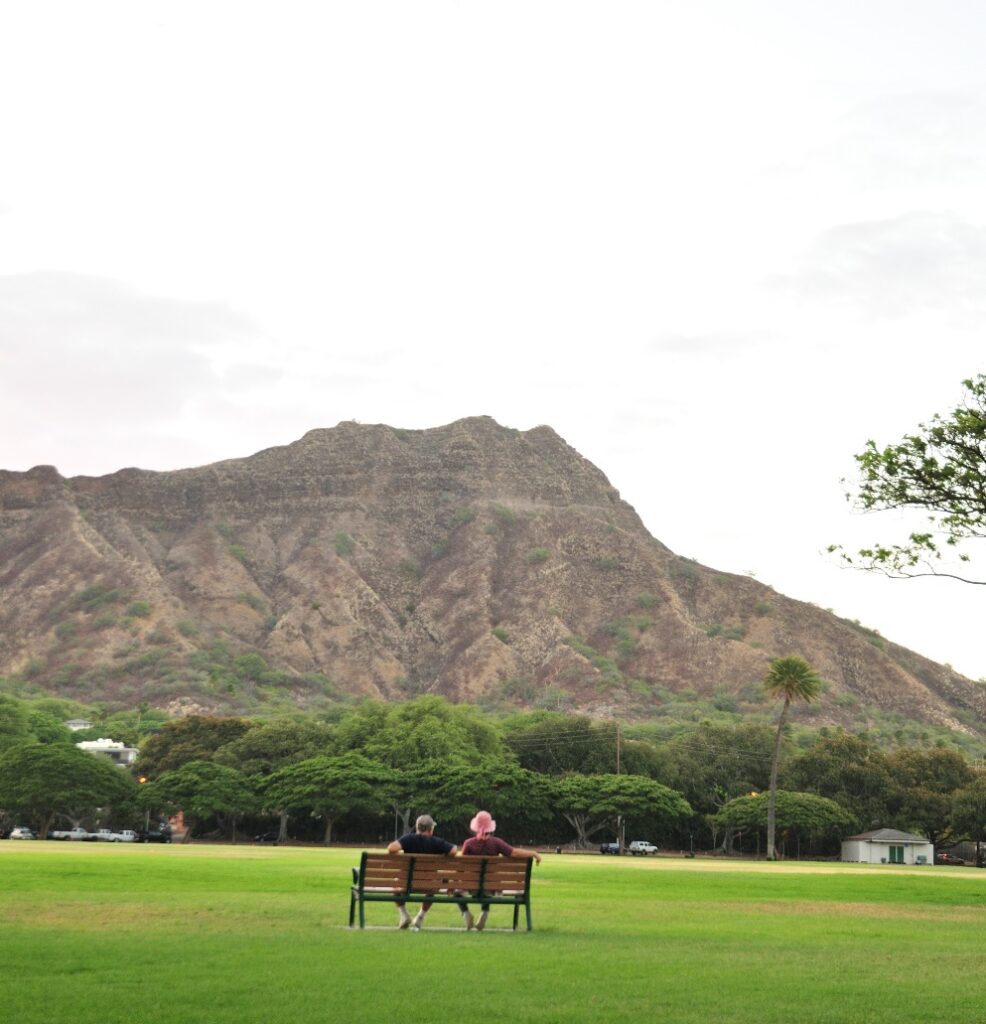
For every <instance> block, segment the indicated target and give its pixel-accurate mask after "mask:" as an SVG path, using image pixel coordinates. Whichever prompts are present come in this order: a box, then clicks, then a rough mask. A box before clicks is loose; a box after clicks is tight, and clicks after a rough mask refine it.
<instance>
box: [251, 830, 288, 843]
mask: <svg viewBox="0 0 986 1024" xmlns="http://www.w3.org/2000/svg"><path fill="white" fill-rule="evenodd" d="M280 835H281V833H280V832H278V831H277V829H274V831H273V832H261V833H260V835H259V836H254V837H253V841H254V842H255V843H276V842H277V840H278V839H279V838H280Z"/></svg>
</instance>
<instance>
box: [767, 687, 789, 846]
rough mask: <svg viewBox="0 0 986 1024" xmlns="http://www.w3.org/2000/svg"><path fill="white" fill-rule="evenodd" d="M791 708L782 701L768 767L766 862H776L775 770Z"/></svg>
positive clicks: (787, 703) (787, 702)
mask: <svg viewBox="0 0 986 1024" xmlns="http://www.w3.org/2000/svg"><path fill="white" fill-rule="evenodd" d="M790 706H791V698H790V697H787V698H785V700H784V707H783V708H782V709H781V717H780V720H779V721H778V723H777V739H776V740H775V741H774V760H773V763H772V764H771V766H770V794H769V795H768V797H767V860H777V851H776V850H775V849H774V834H775V832H776V830H777V768H778V766H779V764H780V760H781V739H782V738H783V736H784V723H785V722H786V721H787V709H788V708H789V707H790Z"/></svg>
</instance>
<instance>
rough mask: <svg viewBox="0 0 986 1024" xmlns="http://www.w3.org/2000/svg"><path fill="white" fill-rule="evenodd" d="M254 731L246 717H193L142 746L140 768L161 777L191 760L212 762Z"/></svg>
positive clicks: (163, 731) (173, 726) (148, 773)
mask: <svg viewBox="0 0 986 1024" xmlns="http://www.w3.org/2000/svg"><path fill="white" fill-rule="evenodd" d="M249 728H250V723H249V722H247V721H245V720H244V719H242V718H212V717H209V716H204V715H189V716H188V718H182V719H179V720H178V721H176V722H168V724H167V725H165V727H164V728H163V729H162V730H161V731H160V732H159V733H155V734H154V735H153V736H150V737H148V739H147V742H146V743H145V744H144V745H143V747H141V751H140V758H139V760H138V767H139V769H140V771H141V772H142V773H143V774H144V775H149V776H152V777H153V776H159V775H162V774H163V773H164V772H170V771H174V769H175V768H180V767H181V766H182V765H183V764H188V763H189V762H190V761H211V760H212V759H213V757H214V756H215V753H216V751H217V750H219V749H220V748H221V747H224V746H225V745H226V744H227V743H232V742H233V740H235V739H238V738H239V737H240V736H242V735H243V734H244V733H245V732H246V731H247V730H248V729H249Z"/></svg>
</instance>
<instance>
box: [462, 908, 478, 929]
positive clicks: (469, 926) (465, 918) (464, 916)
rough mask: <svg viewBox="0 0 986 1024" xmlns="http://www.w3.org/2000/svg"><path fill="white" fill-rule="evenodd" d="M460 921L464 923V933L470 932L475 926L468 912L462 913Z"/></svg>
mask: <svg viewBox="0 0 986 1024" xmlns="http://www.w3.org/2000/svg"><path fill="white" fill-rule="evenodd" d="M462 920H463V921H465V922H466V931H467V932H471V931H472V930H473V928H474V927H475V926H476V922H475V921H474V920H473V918H472V913H471V912H470V911H468V910H466V911H463V914H462Z"/></svg>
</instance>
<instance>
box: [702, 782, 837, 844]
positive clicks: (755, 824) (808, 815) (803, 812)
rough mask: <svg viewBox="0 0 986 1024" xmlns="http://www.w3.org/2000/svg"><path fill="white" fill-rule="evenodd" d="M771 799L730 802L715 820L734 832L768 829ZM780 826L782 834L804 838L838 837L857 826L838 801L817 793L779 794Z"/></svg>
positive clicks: (760, 797) (760, 796) (746, 798)
mask: <svg viewBox="0 0 986 1024" xmlns="http://www.w3.org/2000/svg"><path fill="white" fill-rule="evenodd" d="M768 812H769V798H768V794H766V793H757V794H756V795H752V794H751V795H749V796H741V797H737V798H736V799H735V800H730V802H729V803H728V804H726V806H725V807H723V809H722V810H721V811H719V813H718V814H716V816H715V820H716V824H718V825H724V826H727V827H731V828H756V829H763V828H766V827H767V823H768ZM775 814H776V824H777V826H778V827H779V828H781V829H782V830H793V831H797V832H800V833H801V834H803V835H814V836H822V835H827V834H837V833H839V832H840V831H842V830H845V829H850V828H852V826H853V819H852V815H850V814H849V813H848V812H847V811H846V810H845V808H843V807H840V806H839V805H838V804H837V803H836V802H835V801H834V800H829V799H827V798H826V797H823V796H816V795H815V794H814V793H789V792H786V791H785V790H778V791H777V803H776V810H775Z"/></svg>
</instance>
